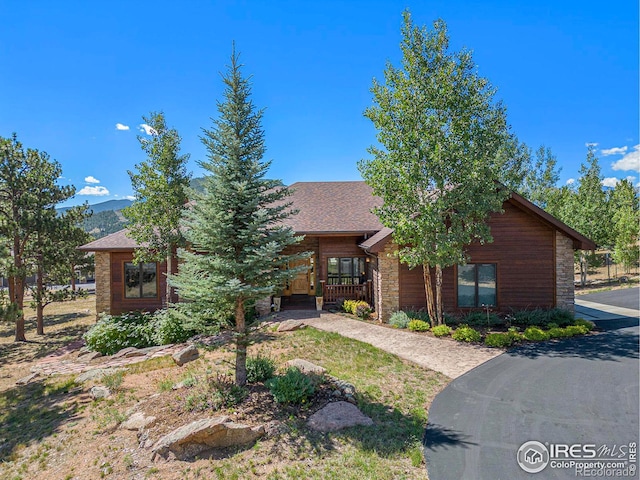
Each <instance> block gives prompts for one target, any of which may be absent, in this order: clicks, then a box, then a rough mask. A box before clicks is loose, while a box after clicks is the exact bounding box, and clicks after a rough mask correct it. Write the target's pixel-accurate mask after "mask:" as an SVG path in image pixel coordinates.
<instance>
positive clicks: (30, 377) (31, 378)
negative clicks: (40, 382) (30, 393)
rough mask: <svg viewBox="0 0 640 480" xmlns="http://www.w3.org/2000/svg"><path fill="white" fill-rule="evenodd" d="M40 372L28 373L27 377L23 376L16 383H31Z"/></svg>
mask: <svg viewBox="0 0 640 480" xmlns="http://www.w3.org/2000/svg"><path fill="white" fill-rule="evenodd" d="M38 375H39V374H38V373H37V372H34V373H30V374H29V375H27V376H26V377H22V378H21V379H20V380H18V381H17V382H16V385H26V384H27V383H29V382H30V381H31V380H33V379H34V378H36V377H37V376H38Z"/></svg>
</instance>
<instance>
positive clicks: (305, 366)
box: [285, 358, 327, 376]
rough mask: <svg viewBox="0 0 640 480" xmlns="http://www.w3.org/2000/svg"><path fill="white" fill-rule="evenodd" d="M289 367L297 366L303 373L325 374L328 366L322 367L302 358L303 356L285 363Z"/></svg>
mask: <svg viewBox="0 0 640 480" xmlns="http://www.w3.org/2000/svg"><path fill="white" fill-rule="evenodd" d="M285 366H287V367H296V368H297V369H298V370H300V371H301V372H302V373H306V374H314V375H320V376H322V375H324V374H325V372H326V371H327V369H326V368H324V367H321V366H320V365H316V364H315V363H311V362H309V361H307V360H302V359H301V358H294V359H293V360H289V361H288V362H287V363H285Z"/></svg>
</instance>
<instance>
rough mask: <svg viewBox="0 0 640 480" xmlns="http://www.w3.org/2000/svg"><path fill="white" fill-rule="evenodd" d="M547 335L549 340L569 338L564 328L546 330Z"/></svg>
mask: <svg viewBox="0 0 640 480" xmlns="http://www.w3.org/2000/svg"><path fill="white" fill-rule="evenodd" d="M547 333H548V334H549V338H566V337H570V336H571V335H570V334H569V333H568V332H567V331H566V330H565V329H564V328H560V327H555V328H550V329H549V330H547Z"/></svg>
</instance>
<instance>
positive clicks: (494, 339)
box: [484, 332, 520, 348]
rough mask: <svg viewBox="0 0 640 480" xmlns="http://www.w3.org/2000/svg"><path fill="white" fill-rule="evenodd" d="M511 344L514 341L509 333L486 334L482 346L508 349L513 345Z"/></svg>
mask: <svg viewBox="0 0 640 480" xmlns="http://www.w3.org/2000/svg"><path fill="white" fill-rule="evenodd" d="M516 333H517V332H516ZM518 335H520V334H518ZM513 342H514V339H513V336H512V335H511V332H508V333H488V334H487V336H486V337H485V338H484V344H485V345H486V346H487V347H496V348H502V347H508V346H510V345H511V344H513Z"/></svg>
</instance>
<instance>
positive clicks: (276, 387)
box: [265, 367, 315, 404]
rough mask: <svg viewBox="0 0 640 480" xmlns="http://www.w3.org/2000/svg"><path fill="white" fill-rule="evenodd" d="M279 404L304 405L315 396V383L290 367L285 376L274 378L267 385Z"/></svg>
mask: <svg viewBox="0 0 640 480" xmlns="http://www.w3.org/2000/svg"><path fill="white" fill-rule="evenodd" d="M265 385H266V386H267V387H268V388H269V390H270V391H271V394H272V395H273V398H275V400H276V402H278V403H284V404H286V403H294V404H298V403H304V402H306V401H307V399H308V398H309V397H310V396H311V395H313V394H314V392H315V387H314V385H313V381H312V380H311V379H310V378H309V377H308V376H306V375H305V374H304V373H302V372H301V371H300V370H298V369H297V368H296V367H289V368H288V369H287V372H286V373H285V374H284V375H281V376H277V377H273V378H272V379H270V380H267V382H266V384H265Z"/></svg>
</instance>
